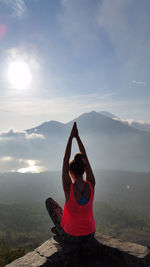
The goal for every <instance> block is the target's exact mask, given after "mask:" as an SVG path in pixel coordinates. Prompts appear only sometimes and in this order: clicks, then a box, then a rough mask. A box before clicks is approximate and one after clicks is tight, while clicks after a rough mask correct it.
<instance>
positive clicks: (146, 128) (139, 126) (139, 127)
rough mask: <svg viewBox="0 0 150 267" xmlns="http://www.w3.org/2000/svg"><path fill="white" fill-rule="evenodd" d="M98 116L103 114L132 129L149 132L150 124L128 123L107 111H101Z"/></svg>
mask: <svg viewBox="0 0 150 267" xmlns="http://www.w3.org/2000/svg"><path fill="white" fill-rule="evenodd" d="M99 113H100V114H103V115H105V116H107V117H109V118H111V119H114V120H119V121H121V122H123V123H124V124H126V125H128V126H131V127H132V128H134V129H137V130H141V131H146V132H150V124H148V123H140V122H137V121H128V120H121V119H120V118H119V117H117V116H115V115H114V114H112V113H110V112H107V111H101V112H99Z"/></svg>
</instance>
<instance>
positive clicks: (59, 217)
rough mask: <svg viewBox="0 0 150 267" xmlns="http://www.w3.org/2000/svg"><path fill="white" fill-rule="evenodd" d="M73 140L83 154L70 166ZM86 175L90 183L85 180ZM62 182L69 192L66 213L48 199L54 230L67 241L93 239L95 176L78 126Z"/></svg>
mask: <svg viewBox="0 0 150 267" xmlns="http://www.w3.org/2000/svg"><path fill="white" fill-rule="evenodd" d="M73 138H76V141H77V144H78V146H79V150H80V153H78V154H76V155H75V157H74V159H73V160H72V161H71V162H70V163H69V160H70V155H71V147H72V140H73ZM84 172H85V173H86V180H84V179H83V174H84ZM70 176H71V177H70ZM71 178H72V179H71ZM72 180H73V182H72ZM62 182H63V189H64V193H65V205H64V210H62V208H61V207H60V206H59V205H58V204H57V203H56V202H55V201H54V200H53V199H52V198H48V199H47V200H46V207H47V210H48V212H49V215H50V217H51V219H52V221H53V222H54V225H55V228H52V231H53V232H55V233H56V232H57V234H58V235H59V236H60V237H61V238H62V239H63V240H64V241H67V242H80V241H83V240H90V239H92V238H93V237H94V233H95V221H94V216H93V198H94V187H95V177H94V174H93V171H92V169H91V166H90V163H89V161H88V157H87V154H86V151H85V148H84V145H83V143H82V141H81V139H80V137H79V134H78V130H77V126H76V123H74V125H73V127H72V130H71V134H70V137H69V139H68V143H67V146H66V151H65V156H64V161H63V170H62Z"/></svg>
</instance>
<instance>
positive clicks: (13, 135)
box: [0, 128, 45, 141]
mask: <svg viewBox="0 0 150 267" xmlns="http://www.w3.org/2000/svg"><path fill="white" fill-rule="evenodd" d="M44 138H45V137H44V136H43V135H42V134H36V133H34V134H28V133H27V132H26V131H17V130H15V129H14V128H10V129H9V130H8V131H4V132H0V141H2V140H5V139H9V140H14V139H16V140H18V139H22V140H25V139H26V140H28V139H44Z"/></svg>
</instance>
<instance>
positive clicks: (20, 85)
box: [8, 60, 32, 89]
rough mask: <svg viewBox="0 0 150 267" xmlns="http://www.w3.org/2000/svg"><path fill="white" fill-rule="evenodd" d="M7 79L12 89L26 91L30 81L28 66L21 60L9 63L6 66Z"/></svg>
mask: <svg viewBox="0 0 150 267" xmlns="http://www.w3.org/2000/svg"><path fill="white" fill-rule="evenodd" d="M8 79H9V82H10V84H11V86H12V87H14V88H16V89H26V88H27V87H28V86H29V85H30V83H31V80H32V75H31V71H30V67H29V65H28V64H27V63H26V62H24V61H21V60H16V61H13V62H11V63H10V64H9V66H8Z"/></svg>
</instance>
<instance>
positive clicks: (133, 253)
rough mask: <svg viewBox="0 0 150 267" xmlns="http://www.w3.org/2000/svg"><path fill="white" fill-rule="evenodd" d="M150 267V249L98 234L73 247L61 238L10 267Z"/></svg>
mask: <svg viewBox="0 0 150 267" xmlns="http://www.w3.org/2000/svg"><path fill="white" fill-rule="evenodd" d="M25 266H26V267H40V266H41V267H51V266H52V267H60V266H61V267H63V266H65V267H88V266H90V267H91V266H92V267H98V266H99V267H150V249H149V248H147V247H144V246H141V245H138V244H135V243H129V242H124V241H122V240H120V239H116V238H112V237H110V236H106V235H102V234H99V233H96V235H95V240H93V241H91V242H89V243H86V244H85V243H84V244H83V243H81V244H80V245H73V244H71V245H70V244H67V243H62V241H61V240H60V239H59V238H58V236H54V237H53V238H51V239H50V240H48V241H46V242H45V243H44V244H42V245H41V246H40V247H38V248H36V249H35V250H34V251H32V252H29V253H28V254H26V255H25V256H23V257H21V258H19V259H17V260H15V261H14V262H12V263H10V264H8V265H7V267H25Z"/></svg>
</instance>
